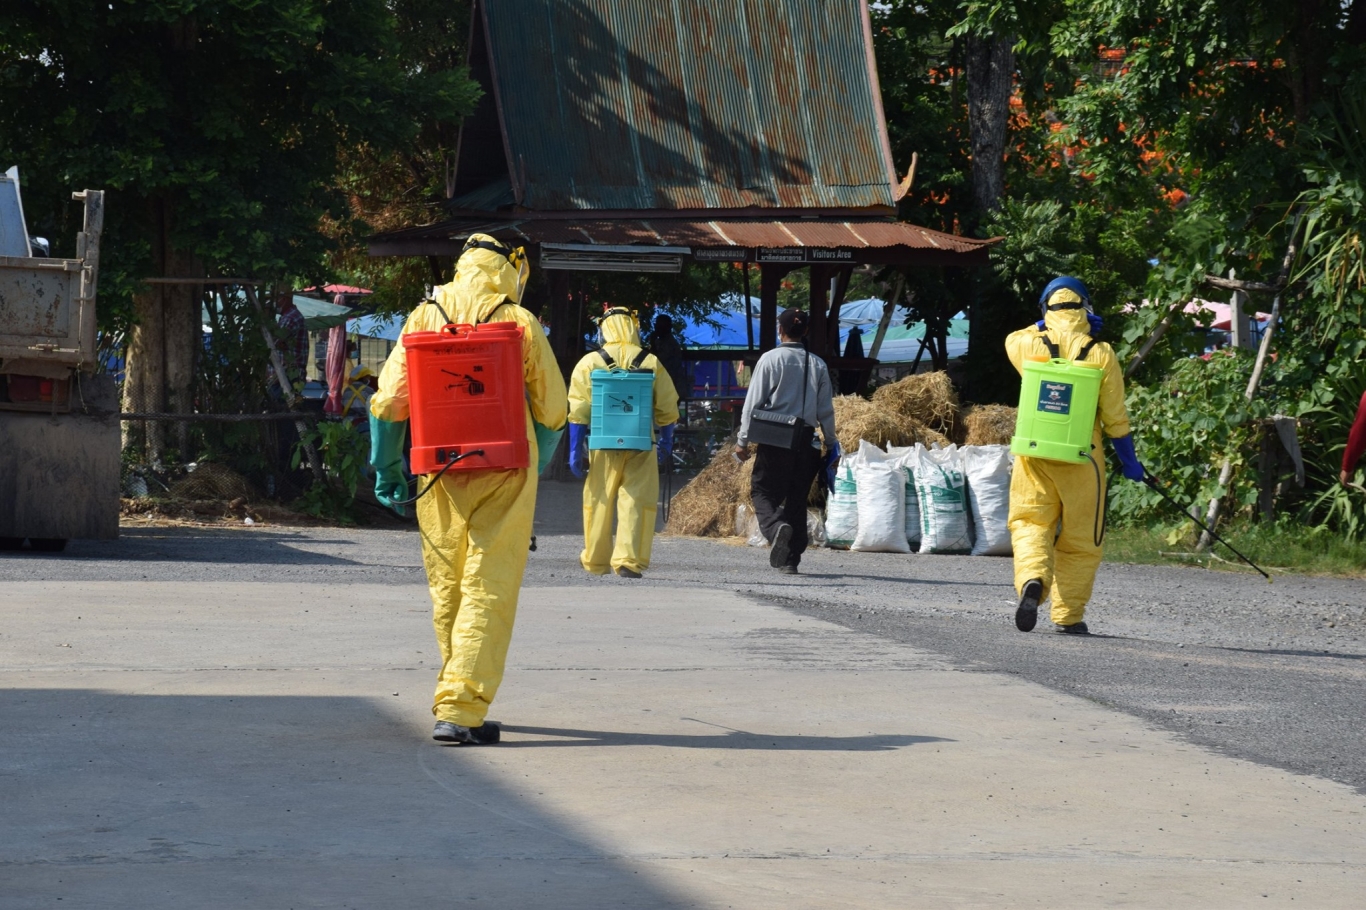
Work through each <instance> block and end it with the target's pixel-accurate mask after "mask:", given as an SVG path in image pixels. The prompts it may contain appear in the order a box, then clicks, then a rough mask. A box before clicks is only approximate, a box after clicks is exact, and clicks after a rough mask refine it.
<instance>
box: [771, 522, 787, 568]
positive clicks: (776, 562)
mask: <svg viewBox="0 0 1366 910" xmlns="http://www.w3.org/2000/svg"><path fill="white" fill-rule="evenodd" d="M791 543H792V525H790V524H788V523H787V522H783V523H782V524H780V525H778V530H777V531H776V532H775V533H774V535H773V546H772V547H771V548H770V549H769V551H768V564H769V565H770V566H772V567H773V568H775V569H781V568H783V567H784V566H786V565H787V557H789V556H791V555H792V547H791Z"/></svg>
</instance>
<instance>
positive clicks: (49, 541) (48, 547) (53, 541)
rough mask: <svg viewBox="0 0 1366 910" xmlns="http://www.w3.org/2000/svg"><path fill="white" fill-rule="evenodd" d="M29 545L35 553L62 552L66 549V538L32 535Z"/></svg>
mask: <svg viewBox="0 0 1366 910" xmlns="http://www.w3.org/2000/svg"><path fill="white" fill-rule="evenodd" d="M28 545H29V547H30V548H31V549H32V550H33V552H35V553H60V552H62V551H63V550H65V549H66V538H65V537H30V538H29V539H28Z"/></svg>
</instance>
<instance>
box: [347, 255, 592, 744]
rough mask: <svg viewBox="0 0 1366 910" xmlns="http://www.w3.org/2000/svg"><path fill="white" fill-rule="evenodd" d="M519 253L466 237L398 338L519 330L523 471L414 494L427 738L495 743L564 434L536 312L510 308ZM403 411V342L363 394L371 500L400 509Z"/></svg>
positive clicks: (458, 480)
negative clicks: (506, 670) (422, 584)
mask: <svg viewBox="0 0 1366 910" xmlns="http://www.w3.org/2000/svg"><path fill="white" fill-rule="evenodd" d="M526 274H527V269H526V261H525V254H524V253H523V252H522V251H521V250H520V249H512V248H509V247H507V246H505V245H504V244H502V243H500V242H498V241H497V240H495V239H494V238H492V237H490V236H488V235H486V234H475V235H473V236H471V237H470V239H469V242H468V243H467V244H466V245H465V250H464V252H463V253H462V254H461V256H460V260H459V262H458V263H457V264H456V273H455V280H454V281H452V282H451V283H450V284H447V285H444V286H442V287H439V288H436V290H435V292H434V293H433V295H432V297H433V299H432V300H430V301H423V303H422V304H421V305H419V306H418V307H417V309H415V310H413V312H412V314H411V315H410V316H409V317H408V321H407V322H406V323H405V324H404V326H403V334H404V335H408V334H411V333H413V332H425V331H436V330H439V329H440V328H441V327H442V326H444V325H445V324H446V323H448V322H453V323H466V324H479V323H485V322H515V323H517V324H518V325H520V326H521V327H522V378H523V381H524V382H525V386H526V415H527V418H526V433H527V440H528V442H529V444H530V448H531V463H532V465H533V467H531V468H520V469H517V470H476V471H447V472H446V473H445V474H442V475H441V476H440V477H439V478H438V479H437V480H436V482H435V484H433V485H432V487H431V489H430V490H429V491H428V492H426V493H425V495H423V496H422V497H421V498H420V499H418V501H417V520H418V527H419V529H420V530H421V535H422V562H423V565H424V566H425V567H426V569H427V584H428V586H429V587H430V589H431V595H432V621H433V624H434V625H435V627H436V640H437V644H438V645H439V646H440V648H441V672H440V674H439V676H438V677H437V684H436V697H435V701H434V704H433V707H432V713H433V714H435V715H436V720H437V723H436V728H435V730H434V731H433V732H432V737H433V738H434V739H436V740H438V741H442V742H454V743H467V744H472V745H483V744H488V743H495V742H497V741H498V739H499V730H498V725H497V724H494V723H492V722H486V721H485V719H484V718H485V716H486V715H487V713H488V709H489V704H490V703H491V702H492V701H493V697H494V695H496V694H497V692H498V685H499V683H500V682H501V681H502V678H503V665H504V661H505V658H506V656H507V650H508V644H509V642H510V641H511V639H512V623H513V619H514V617H515V616H516V612H517V594H518V591H519V589H520V588H521V585H522V573H523V571H524V570H525V569H526V560H527V549H528V546H529V545H530V543H531V531H532V528H531V524H532V517H533V512H534V510H535V506H536V480H537V475H538V474H539V473H540V471H541V470H542V469H543V468H544V466H545V464H546V463H547V462H548V461H549V459H550V457H551V454H552V453H553V452H554V450H555V446H556V444H557V443H558V441H559V437H560V435H561V434H562V433H563V431H564V423H565V415H566V408H567V400H566V397H565V386H564V377H563V376H562V375H561V373H560V369H559V366H558V365H557V364H556V362H555V355H554V354H553V353H552V352H551V350H550V343H549V342H548V341H547V340H546V337H545V332H544V331H543V330H542V328H541V325H540V323H539V322H538V321H537V319H536V317H535V316H533V315H532V314H531V313H529V312H527V311H526V310H524V309H522V307H520V306H519V305H518V301H520V300H521V297H522V291H523V289H524V288H525V283H526ZM408 416H409V402H408V367H407V357H406V355H405V352H404V347H403V339H402V337H400V338H399V341H398V344H397V346H396V347H395V348H394V350H393V352H392V353H390V355H389V359H388V360H386V361H385V363H384V369H383V370H382V371H381V372H380V377H379V390H378V391H377V392H375V394H374V395H373V396H372V397H371V399H370V428H371V429H370V432H371V454H370V461H371V464H372V465H373V466H374V467H375V470H376V475H377V476H376V480H375V496H376V498H378V499H379V500H380V502H382V503H384V504H385V505H389V506H391V507H393V508H394V509H395V510H396V511H398V512H399V513H400V514H402V511H403V504H402V503H401V502H400V500H405V499H407V497H408V495H409V493H408V482H407V480H406V478H405V477H404V475H403V461H402V448H403V437H404V431H405V429H406V422H407V420H408Z"/></svg>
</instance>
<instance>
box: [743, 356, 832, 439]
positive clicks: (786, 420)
mask: <svg viewBox="0 0 1366 910" xmlns="http://www.w3.org/2000/svg"><path fill="white" fill-rule="evenodd" d="M810 368H811V352H810V351H807V352H806V357H805V358H804V359H803V360H802V414H805V413H806V392H807V386H808V385H810V382H809V381H808V376H807V373H808V372H809V370H810ZM815 436H816V428H815V427H813V426H810V425H809V424H807V422H806V421H805V420H803V419H802V417H801V415H793V414H783V413H781V412H779V411H774V410H770V409H768V408H755V409H754V410H752V411H750V412H749V436H748V439H749V441H750V442H756V443H759V444H760V445H766V446H774V447H776V448H779V449H791V450H792V451H794V452H797V451H800V450H801V448H802V446H809V445H811V440H812V439H814V438H815Z"/></svg>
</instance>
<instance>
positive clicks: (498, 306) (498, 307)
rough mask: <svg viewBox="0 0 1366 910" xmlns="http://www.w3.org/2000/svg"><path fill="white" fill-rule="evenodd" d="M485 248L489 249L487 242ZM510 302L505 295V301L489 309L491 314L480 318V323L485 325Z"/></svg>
mask: <svg viewBox="0 0 1366 910" xmlns="http://www.w3.org/2000/svg"><path fill="white" fill-rule="evenodd" d="M483 248H484V249H487V248H488V245H487V244H484V245H483ZM509 303H511V301H510V300H508V299H507V298H506V297H504V298H503V302H502V303H500V304H498V305H497V306H496V307H494V308H493V309H491V310H489V314H488V315H487V316H485V317H484V318H483V319H481V320H479V323H478V324H479V325H483V324H484V323H486V322H488V321H489V320H490V319H492V318H493V314H494V313H496V312H498V311H499V310H501V309H502V308H503V307H505V306H507V305H508V304H509Z"/></svg>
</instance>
